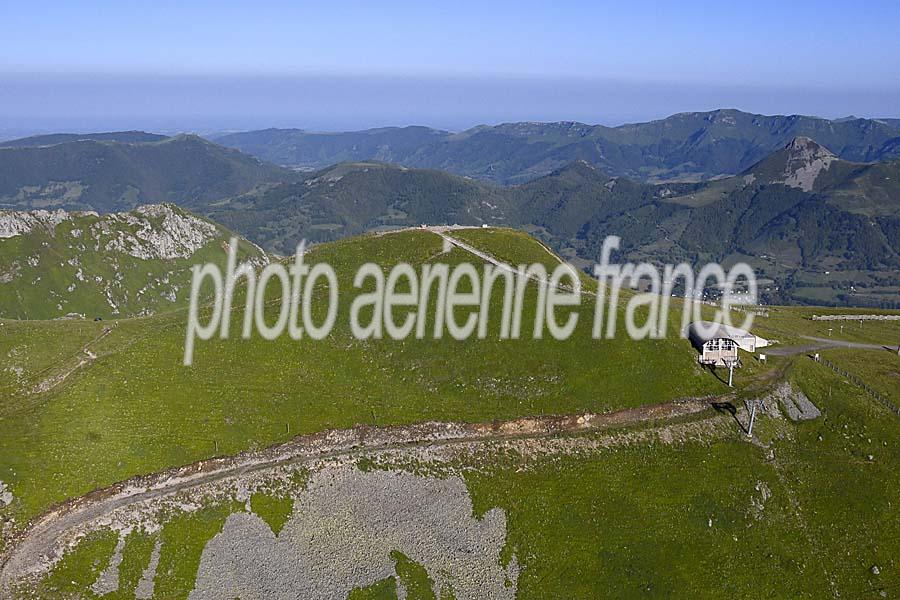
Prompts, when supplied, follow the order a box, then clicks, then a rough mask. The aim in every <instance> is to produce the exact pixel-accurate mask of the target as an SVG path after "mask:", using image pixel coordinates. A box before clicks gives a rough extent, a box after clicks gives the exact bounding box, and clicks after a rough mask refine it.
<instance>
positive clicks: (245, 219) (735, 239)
mask: <svg viewBox="0 0 900 600" xmlns="http://www.w3.org/2000/svg"><path fill="white" fill-rule="evenodd" d="M731 112H732V111H717V112H716V113H704V114H705V115H706V116H705V117H704V119H707V120H706V121H705V122H707V123H708V127H707V128H706V129H705V130H704V131H705V133H704V135H703V136H700V137H699V138H697V139H695V140H694V142H693V147H694V148H695V150H697V151H699V149H700V148H701V147H704V146H705V148H706V150H704V151H705V152H713V153H714V154H715V156H716V158H715V160H716V161H717V162H716V164H719V165H728V168H729V169H737V168H738V167H739V166H740V165H742V164H743V162H744V161H745V160H746V156H749V155H753V154H754V153H755V152H756V151H757V150H753V152H749V151H748V152H749V153H744V154H741V152H742V150H741V149H742V148H744V147H745V146H746V144H748V143H750V142H748V138H747V137H746V136H745V138H741V139H743V141H740V142H738V141H736V140H738V138H737V137H733V138H728V137H727V136H724V134H721V132H723V131H726V130H729V128H730V127H734V126H736V125H735V124H737V123H742V122H743V121H741V120H740V119H738V118H737V116H741V115H742V113H737V116H736V117H735V118H734V123H735V124H732V125H729V124H727V123H722V122H721V121H722V120H723V119H724V120H726V121H727V120H729V119H731V116H729V115H730V113H731ZM682 117H684V119H687V120H691V119H693V116H692V115H683V116H682ZM748 117H753V116H752V115H749V116H748ZM678 118H679V117H673V118H671V119H667V120H664V121H659V122H656V125H653V124H646V125H640V126H626V128H627V127H633V128H637V129H642V130H644V131H645V132H646V130H645V129H643V128H645V126H649V125H653V126H654V127H656V128H657V129H658V130H663V129H665V130H667V131H668V130H671V129H672V128H673V127H674V124H676V123H677V122H678ZM741 118H743V117H741ZM765 119H769V117H766V118H765ZM785 119H788V120H793V121H794V124H793V125H792V126H791V127H793V128H798V127H800V126H801V125H802V126H804V127H806V126H812V125H815V126H817V127H821V128H822V133H823V135H824V136H825V137H828V136H829V135H832V136H833V135H836V133H835V132H837V131H844V130H845V129H844V128H846V127H852V130H853V131H856V132H857V133H859V132H863V131H864V130H867V128H868V131H869V133H868V134H866V135H867V136H868V137H867V138H866V139H869V140H870V143H869V146H866V144H864V143H863V142H860V141H859V139H857V142H853V143H851V142H849V141H847V139H846V138H844V141H843V142H842V145H841V146H839V148H841V149H842V150H843V152H844V153H845V154H847V153H849V154H853V152H857V153H859V154H863V155H865V156H867V157H869V154H870V151H869V150H866V148H867V147H870V146H871V147H874V145H875V144H876V141H877V140H876V138H877V137H879V136H882V135H887V134H886V133H885V131H886V130H887V131H894V130H892V129H890V125H888V124H887V123H882V122H876V121H864V120H860V119H853V118H850V119H844V120H840V121H835V122H831V121H823V120H820V119H808V118H805V117H799V118H785ZM751 120H752V119H751ZM804 123H805V125H803V124H804ZM563 127H564V126H563V125H561V124H549V125H539V124H519V125H509V126H501V127H498V128H487V130H486V131H485V132H484V135H485V136H487V137H486V138H485V139H493V136H495V135H497V131H498V130H503V129H505V128H506V129H509V130H514V131H518V132H519V133H521V134H523V135H524V132H525V131H527V130H529V129H531V130H533V134H534V135H535V136H539V134H538V133H534V132H538V131H545V132H546V131H548V130H555V131H557V132H560V131H562V129H561V128H563ZM568 127H569V128H570V129H571V128H575V127H577V126H576V125H574V124H569V126H568ZM757 127H758V128H759V129H760V132H759V133H758V135H757V138H756V141H755V142H753V143H754V144H756V145H755V146H753V147H754V148H758V146H759V145H760V143H761V142H760V140H765V141H766V144H768V143H770V142H771V140H772V139H774V137H773V136H774V134H773V133H772V131H770V130H769V129H766V128H764V127H763V125H762V124H758V125H757ZM767 127H768V126H767ZM615 129H616V130H622V131H625V129H623V128H615ZM764 129H765V131H766V132H767V133H763V130H764ZM789 129H790V128H789ZM379 131H380V133H377V134H376V133H367V134H365V135H372V136H375V137H374V138H373V139H380V138H379V136H388V137H390V136H391V135H393V133H392V132H393V131H394V130H379ZM403 131H404V132H405V135H406V136H407V138H406V140H407V142H408V147H412V146H414V145H415V144H417V143H418V141H420V140H422V139H427V138H433V137H435V136H438V137H440V135H439V134H435V133H434V132H432V131H431V130H427V129H422V128H407V129H405V130H403ZM713 131H715V132H718V133H716V135H713V134H712V132H713ZM620 133H621V132H620ZM876 134H877V135H876ZM266 135H268V134H266ZM337 135H338V138H342V137H343V136H349V135H351V134H337ZM460 135H462V134H460ZM465 135H468V136H469V137H473V136H474V137H478V136H481V135H482V134H481V133H473V132H469V133H467V134H465ZM540 135H543V134H540ZM622 135H624V134H622ZM629 135H631V134H629ZM654 135H657V134H654ZM666 135H669V134H666ZM673 135H674V134H673ZM779 135H780V134H779ZM860 135H862V134H860ZM144 136H152V134H140V133H139V132H125V133H115V134H96V135H95V136H90V137H97V138H101V137H102V138H103V141H98V139H84V136H78V138H77V139H73V138H71V137H70V136H50V137H48V136H42V138H43V140H42V141H40V142H38V141H35V140H34V139H32V140H31V141H28V140H19V141H17V142H15V144H16V145H15V146H11V147H5V148H0V208H4V207H5V208H9V209H17V210H23V209H36V208H50V209H57V208H65V209H67V210H95V211H97V212H101V213H103V212H117V211H124V210H130V209H133V208H135V207H136V206H139V205H140V204H143V203H146V202H172V203H175V204H178V205H179V206H182V207H186V208H188V209H190V210H191V211H193V212H194V213H196V214H198V215H202V216H203V217H206V218H209V219H211V220H213V221H215V222H217V223H221V224H222V225H224V226H225V227H228V228H230V229H233V230H235V231H238V232H240V233H241V234H243V235H245V236H246V237H247V238H248V239H250V240H253V241H254V242H256V243H259V244H260V245H261V246H263V247H264V248H265V249H266V250H269V251H272V252H276V253H281V254H290V253H291V252H293V250H294V247H295V245H296V244H297V243H298V242H299V241H300V240H301V239H307V240H310V241H313V242H320V241H327V240H333V239H337V238H340V237H345V236H349V235H355V234H359V233H362V232H366V231H372V230H378V229H389V228H396V227H408V226H415V225H418V224H420V223H429V224H443V223H460V224H475V225H478V224H489V225H500V226H511V227H517V228H521V229H525V230H527V231H529V232H531V233H533V234H535V235H537V236H539V237H541V238H542V239H543V240H544V241H545V242H547V243H549V244H551V245H553V246H554V247H555V248H557V249H558V250H560V251H561V252H563V253H564V254H565V255H566V256H568V257H569V258H570V259H572V260H573V261H576V262H579V261H584V262H582V263H581V264H587V263H589V262H592V261H594V260H595V259H596V258H597V254H598V251H599V246H600V244H601V242H602V240H603V238H604V237H605V236H606V235H610V234H615V235H620V236H622V238H623V256H622V258H627V259H633V260H650V261H653V262H671V261H681V260H686V261H689V262H692V263H694V264H697V263H700V262H705V261H708V260H716V261H723V262H726V263H728V262H731V261H735V260H746V261H748V262H750V263H751V264H753V265H754V266H755V267H756V268H757V269H758V270H759V272H760V274H761V275H763V276H764V277H765V278H768V279H771V280H772V281H769V282H767V283H766V288H767V294H768V296H767V298H768V299H770V300H771V301H778V302H787V301H795V300H800V301H803V302H811V303H820V304H821V303H835V304H843V303H854V304H860V303H863V304H873V305H898V304H900V160H893V161H892V160H885V161H882V162H873V163H864V162H857V161H849V160H845V159H842V158H841V157H840V156H839V153H838V152H832V150H833V149H832V148H829V147H828V146H827V145H826V144H820V143H817V141H813V140H812V139H811V138H809V137H804V136H798V137H795V138H792V139H790V140H788V141H787V142H785V143H784V144H782V145H781V146H779V147H777V148H776V149H775V150H774V151H772V152H770V153H768V154H766V155H764V156H762V157H761V158H760V159H759V160H757V161H755V162H754V163H752V164H750V165H749V166H747V167H746V168H742V169H741V170H740V171H738V172H737V174H735V175H732V176H727V177H718V178H715V179H709V180H705V181H697V182H684V181H683V182H667V183H650V182H646V181H638V180H634V179H631V178H629V177H624V176H617V175H615V174H612V173H610V172H608V171H607V170H606V167H601V166H597V164H595V163H593V162H591V161H587V160H574V161H571V162H568V163H566V164H564V165H562V166H560V167H558V168H555V169H553V170H551V171H550V172H549V173H546V174H544V175H542V176H540V177H536V178H534V179H532V180H529V181H527V182H523V183H521V184H515V185H507V186H501V185H497V184H496V183H494V182H490V181H481V180H478V179H473V178H470V177H463V176H459V175H454V174H451V173H448V172H444V171H441V170H436V169H420V168H408V167H405V166H400V165H396V164H389V163H386V162H375V161H351V162H344V163H340V164H337V165H332V166H329V167H327V168H325V169H321V170H318V171H315V172H299V171H294V170H290V169H286V168H282V167H278V166H275V165H273V164H270V163H266V162H262V161H260V160H258V159H256V158H252V157H250V156H247V155H246V154H243V153H241V152H239V151H237V150H234V149H228V148H224V147H222V146H219V145H217V144H215V143H212V142H209V141H206V140H203V139H201V138H198V137H196V136H176V137H173V138H164V139H161V140H156V139H151V141H141V140H142V139H144ZM558 139H562V138H561V137H559V138H558ZM648 139H649V138H648ZM54 140H62V141H58V142H56V143H54ZM363 141H364V140H362V139H361V140H358V143H357V144H356V145H355V146H352V147H353V148H356V149H357V150H359V149H361V148H367V149H365V152H370V151H372V149H373V148H374V146H371V145H369V146H365V144H363ZM447 143H452V144H456V143H462V142H447ZM591 143H593V142H591ZM647 143H649V142H647ZM535 144H537V145H538V146H541V147H546V146H545V145H544V144H543V142H527V143H525V144H524V146H523V147H524V148H526V149H527V150H528V151H529V152H530V151H531V150H532V146H533V145H535ZM892 144H893V145H892ZM376 145H377V144H376ZM489 146H490V145H489V144H488V145H487V146H486V149H485V153H486V155H490V154H491V152H494V150H491V149H490V148H489ZM572 147H573V146H569V148H570V149H571V148H572ZM881 147H882V148H888V149H894V150H900V138H889V140H888V142H885V143H883V144H882V145H881ZM564 148H565V146H564V145H561V144H560V145H558V146H557V150H559V151H560V152H563V150H564ZM714 149H715V150H714ZM854 149H855V150H854ZM354 151H355V150H354ZM473 151H475V150H474V149H473ZM386 152H387V150H384V151H383V153H382V154H381V157H382V158H385V159H392V157H391V156H389V155H387V154H385V153H386ZM516 152H517V151H515V150H514V149H513V148H512V146H510V147H509V148H508V151H507V153H506V156H507V157H508V158H509V160H515V157H516V156H517V153H516ZM563 155H564V154H559V155H558V157H559V156H563ZM659 155H660V153H659V152H657V153H656V154H654V156H659ZM670 155H671V153H670ZM329 156H330V155H329ZM621 156H622V155H620V157H621ZM550 162H553V161H550ZM550 162H545V163H542V164H544V165H545V166H546V165H549V164H550ZM510 164H511V163H510Z"/></svg>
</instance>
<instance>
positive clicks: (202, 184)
mask: <svg viewBox="0 0 900 600" xmlns="http://www.w3.org/2000/svg"><path fill="white" fill-rule="evenodd" d="M117 135H118V134H110V135H109V137H108V138H107V137H104V136H99V137H98V136H94V137H95V138H97V139H94V138H91V137H88V138H84V139H83V138H82V137H81V136H78V137H77V139H75V140H73V141H68V140H69V138H68V137H66V136H62V138H61V139H60V136H52V137H51V140H58V141H59V142H60V143H55V144H52V145H43V144H42V145H33V146H32V145H30V144H29V145H22V146H19V147H0V208H10V209H20V210H21V209H53V208H63V209H69V210H95V211H98V212H113V211H122V210H130V209H132V208H135V207H136V206H139V205H141V204H150V203H160V202H174V203H176V204H179V205H181V206H187V207H196V206H200V205H203V204H205V203H208V202H211V201H214V200H218V199H221V198H226V197H230V196H234V195H236V194H240V193H243V192H247V191H249V190H251V189H253V188H254V187H256V186H258V185H261V184H265V183H273V182H279V181H290V180H291V179H292V178H294V177H295V175H294V173H293V172H291V171H289V170H286V169H281V168H279V167H276V166H275V165H271V164H267V163H263V162H260V161H259V160H257V159H256V158H253V157H250V156H246V155H244V154H241V153H240V152H237V151H235V150H232V149H229V148H224V147H222V146H217V145H215V144H213V143H211V142H207V141H206V140H203V139H201V138H199V137H197V136H192V135H180V136H176V137H173V138H164V139H162V140H155V141H143V139H142V138H139V139H141V140H142V141H141V142H140V143H131V142H130V141H127V142H126V141H118V138H117V137H116V136H117ZM41 139H45V138H41ZM128 139H129V140H130V138H128ZM154 139H155V138H154Z"/></svg>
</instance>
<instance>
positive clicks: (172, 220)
mask: <svg viewBox="0 0 900 600" xmlns="http://www.w3.org/2000/svg"><path fill="white" fill-rule="evenodd" d="M90 231H91V233H92V234H93V235H94V236H95V237H96V239H97V246H96V247H95V249H97V250H105V251H107V252H121V253H123V254H128V255H129V256H133V257H135V258H141V259H144V260H152V259H163V260H172V259H175V258H188V257H190V256H191V255H193V254H194V252H196V251H197V250H199V249H200V248H202V247H203V246H205V245H206V244H207V243H208V242H209V241H210V240H212V239H213V238H214V237H216V235H217V233H218V230H217V229H216V226H215V225H213V224H212V223H209V222H208V221H204V220H202V219H200V218H197V217H195V216H193V215H191V214H188V213H185V212H183V211H181V210H179V209H177V208H176V207H174V206H173V205H171V204H149V205H145V206H140V207H138V208H136V209H135V210H133V211H131V212H127V213H116V214H111V215H105V216H104V217H101V218H100V220H99V221H98V222H97V223H95V224H94V225H92V226H91V228H90ZM104 238H107V239H104Z"/></svg>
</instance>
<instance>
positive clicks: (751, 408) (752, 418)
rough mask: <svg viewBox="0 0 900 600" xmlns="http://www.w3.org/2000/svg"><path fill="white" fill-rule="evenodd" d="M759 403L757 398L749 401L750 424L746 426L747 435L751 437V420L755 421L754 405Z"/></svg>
mask: <svg viewBox="0 0 900 600" xmlns="http://www.w3.org/2000/svg"><path fill="white" fill-rule="evenodd" d="M757 404H759V401H758V400H751V401H750V426H749V427H748V428H747V437H750V438H752V437H753V422H754V421H756V406H757Z"/></svg>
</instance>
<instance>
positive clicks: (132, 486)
mask: <svg viewBox="0 0 900 600" xmlns="http://www.w3.org/2000/svg"><path fill="white" fill-rule="evenodd" d="M722 400H723V398H715V399H710V398H706V399H686V400H677V401H673V402H667V403H664V404H656V405H649V406H642V407H639V408H632V409H625V410H620V411H616V412H611V413H602V414H593V413H587V414H582V415H570V416H544V417H531V418H523V419H516V420H512V421H504V422H493V423H478V424H462V423H436V422H430V423H421V424H416V425H408V426H394V427H384V428H376V427H369V426H358V427H355V428H353V429H345V430H334V431H328V432H324V433H319V434H312V435H307V436H301V437H297V438H295V439H294V440H292V441H290V442H288V443H286V444H283V445H281V446H276V447H273V448H269V449H267V450H263V451H261V452H256V453H244V454H240V455H237V456H234V457H223V458H214V459H210V460H207V461H201V462H199V463H194V464H192V465H188V466H184V467H180V468H177V469H172V470H169V471H165V472H162V473H157V474H154V475H150V476H147V477H139V478H135V479H132V480H129V481H125V482H122V483H119V484H116V485H114V486H112V487H109V488H106V489H103V490H97V491H95V492H92V493H90V494H88V495H86V496H82V497H81V498H76V499H73V500H71V501H69V502H66V503H65V504H63V505H60V506H58V507H56V508H54V509H53V510H51V511H49V512H48V513H45V514H44V515H43V516H42V517H40V518H39V519H37V520H36V521H35V522H33V523H32V524H31V525H30V526H29V527H28V528H27V530H26V531H25V533H24V534H23V535H22V536H21V537H20V538H18V539H17V540H15V541H13V542H12V544H11V545H10V547H9V548H8V549H7V550H6V552H5V553H4V555H3V556H2V557H0V560H2V564H0V596H5V595H7V594H8V593H9V591H10V589H11V586H12V584H13V583H14V582H15V581H16V580H18V579H19V578H21V577H23V576H27V575H30V574H34V573H37V572H40V571H41V570H42V567H43V565H45V564H46V563H47V561H48V560H51V559H52V558H55V557H56V555H57V551H58V549H57V548H56V546H57V544H56V541H57V539H58V538H60V537H61V536H62V535H63V534H64V533H65V532H66V531H68V530H70V529H73V528H75V527H78V526H81V525H85V524H87V523H90V522H91V521H94V520H96V519H98V518H101V517H103V516H104V515H106V514H108V513H110V512H111V511H113V510H115V509H118V508H122V507H124V506H129V505H133V504H137V503H142V502H147V501H150V500H156V499H160V498H166V497H171V496H174V495H176V494H178V493H179V492H182V491H185V490H188V489H190V488H193V487H197V486H201V485H205V484H209V483H214V482H216V481H220V480H223V479H226V478H230V477H240V476H242V475H245V474H251V473H256V472H259V471H262V470H266V469H271V468H275V467H282V466H286V465H291V464H298V463H304V462H311V461H315V460H322V459H329V458H337V457H341V456H346V455H350V454H360V453H365V452H377V451H385V450H391V449H401V448H414V447H437V446H447V445H453V444H467V443H471V442H473V441H475V442H478V441H490V440H503V439H526V438H541V437H551V436H554V435H557V434H560V433H569V432H578V431H588V430H596V429H603V428H607V427H611V426H621V425H629V424H637V423H642V422H647V421H654V420H667V419H672V418H676V417H680V416H684V415H691V414H696V413H700V412H703V411H705V410H708V409H709V408H710V403H711V402H713V401H722ZM711 414H712V415H715V414H717V413H712V412H711Z"/></svg>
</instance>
